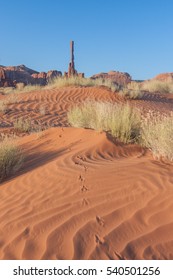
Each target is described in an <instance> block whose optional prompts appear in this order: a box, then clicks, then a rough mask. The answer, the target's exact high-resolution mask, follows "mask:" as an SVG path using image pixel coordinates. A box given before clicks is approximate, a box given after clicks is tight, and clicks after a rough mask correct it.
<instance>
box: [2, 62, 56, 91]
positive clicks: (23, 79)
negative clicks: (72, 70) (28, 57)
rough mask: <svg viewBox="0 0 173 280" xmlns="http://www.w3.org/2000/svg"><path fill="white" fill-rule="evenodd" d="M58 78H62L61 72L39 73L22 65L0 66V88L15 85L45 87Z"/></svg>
mask: <svg viewBox="0 0 173 280" xmlns="http://www.w3.org/2000/svg"><path fill="white" fill-rule="evenodd" d="M58 76H62V73H61V71H57V70H51V71H48V72H47V73H46V72H40V73H39V72H38V71H35V70H32V69H30V68H28V67H26V66H25V65H23V64H22V65H19V66H0V86H1V87H11V86H12V87H14V86H16V84H17V83H24V84H25V85H27V84H31V85H36V84H39V85H46V84H47V83H48V82H49V80H51V79H53V78H55V77H58Z"/></svg>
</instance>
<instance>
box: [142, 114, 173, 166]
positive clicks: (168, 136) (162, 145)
mask: <svg viewBox="0 0 173 280" xmlns="http://www.w3.org/2000/svg"><path fill="white" fill-rule="evenodd" d="M141 143H142V145H144V146H145V147H147V148H149V149H150V150H151V151H152V153H153V155H154V156H155V157H156V158H160V157H163V158H167V159H169V160H171V161H172V160H173V114H171V115H170V116H166V115H165V116H161V115H153V113H152V112H149V113H148V115H147V117H145V118H144V119H143V121H142V123H141Z"/></svg>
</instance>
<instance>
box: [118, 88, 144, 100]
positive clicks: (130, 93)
mask: <svg viewBox="0 0 173 280" xmlns="http://www.w3.org/2000/svg"><path fill="white" fill-rule="evenodd" d="M118 94H119V95H120V96H122V97H126V98H128V99H140V98H142V96H143V92H142V91H140V90H130V89H127V88H124V89H123V90H121V91H119V92H118Z"/></svg>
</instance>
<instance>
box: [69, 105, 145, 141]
mask: <svg viewBox="0 0 173 280" xmlns="http://www.w3.org/2000/svg"><path fill="white" fill-rule="evenodd" d="M68 121H69V123H70V124H71V125H72V126H75V127H85V128H93V129H97V130H103V131H107V132H109V133H111V134H112V135H113V136H114V137H116V138H118V139H120V140H121V141H122V142H124V143H129V142H137V141H138V139H139V137H140V114H139V113H138V112H137V110H135V109H134V108H132V107H130V106H129V104H128V103H127V104H124V105H122V104H111V103H103V102H92V101H88V102H86V103H84V104H83V105H82V106H80V107H74V108H72V109H71V110H70V111H69V112H68Z"/></svg>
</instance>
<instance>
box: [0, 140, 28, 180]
mask: <svg viewBox="0 0 173 280" xmlns="http://www.w3.org/2000/svg"><path fill="white" fill-rule="evenodd" d="M23 159H24V157H23V155H22V152H21V150H20V149H19V148H18V147H17V145H16V144H15V142H14V140H10V139H7V138H5V139H4V140H3V141H1V142H0V182H2V181H3V180H4V179H5V178H7V177H8V176H9V175H11V174H14V173H15V172H16V171H17V170H18V169H19V168H20V167H21V165H22V162H23Z"/></svg>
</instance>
